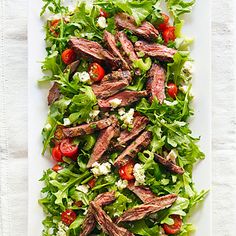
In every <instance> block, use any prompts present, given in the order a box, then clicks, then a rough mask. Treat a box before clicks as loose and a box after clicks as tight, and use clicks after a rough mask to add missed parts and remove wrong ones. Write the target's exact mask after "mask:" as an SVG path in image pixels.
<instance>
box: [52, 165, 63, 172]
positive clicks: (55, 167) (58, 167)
mask: <svg viewBox="0 0 236 236" xmlns="http://www.w3.org/2000/svg"><path fill="white" fill-rule="evenodd" d="M62 169H63V167H62V166H60V165H58V164H56V165H54V166H53V167H52V170H54V171H56V172H58V171H60V170H62Z"/></svg>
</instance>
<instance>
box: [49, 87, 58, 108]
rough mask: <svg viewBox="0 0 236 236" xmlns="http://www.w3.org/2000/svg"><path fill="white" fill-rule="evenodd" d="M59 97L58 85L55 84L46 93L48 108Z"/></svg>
mask: <svg viewBox="0 0 236 236" xmlns="http://www.w3.org/2000/svg"><path fill="white" fill-rule="evenodd" d="M60 96H61V93H60V89H59V84H58V83H57V82H55V83H54V84H53V86H52V87H51V88H50V90H49V93H48V106H50V105H52V104H53V103H54V102H55V101H57V100H58V99H59V98H60Z"/></svg>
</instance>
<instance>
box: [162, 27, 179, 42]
mask: <svg viewBox="0 0 236 236" xmlns="http://www.w3.org/2000/svg"><path fill="white" fill-rule="evenodd" d="M162 37H163V39H164V41H165V43H168V42H169V41H174V40H175V39H176V36H175V27H174V26H168V27H167V28H166V29H165V30H164V31H163V33H162Z"/></svg>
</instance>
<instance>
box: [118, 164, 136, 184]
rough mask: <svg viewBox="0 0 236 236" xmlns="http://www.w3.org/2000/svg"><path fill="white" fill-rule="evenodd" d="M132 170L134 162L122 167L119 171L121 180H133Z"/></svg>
mask: <svg viewBox="0 0 236 236" xmlns="http://www.w3.org/2000/svg"><path fill="white" fill-rule="evenodd" d="M133 169H134V162H133V161H130V162H129V163H127V164H126V165H124V166H122V167H121V168H120V169H119V175H120V177H121V179H124V180H133V179H134V175H133Z"/></svg>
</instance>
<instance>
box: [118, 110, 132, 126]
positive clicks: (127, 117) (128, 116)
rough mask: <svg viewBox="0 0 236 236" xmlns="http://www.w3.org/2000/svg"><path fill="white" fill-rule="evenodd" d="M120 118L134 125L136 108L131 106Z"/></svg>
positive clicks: (127, 123) (125, 122)
mask: <svg viewBox="0 0 236 236" xmlns="http://www.w3.org/2000/svg"><path fill="white" fill-rule="evenodd" d="M120 119H121V120H122V121H123V122H124V124H126V125H132V124H133V120H134V109H133V108H131V109H130V110H129V111H128V112H125V113H124V114H123V115H121V117H120Z"/></svg>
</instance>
